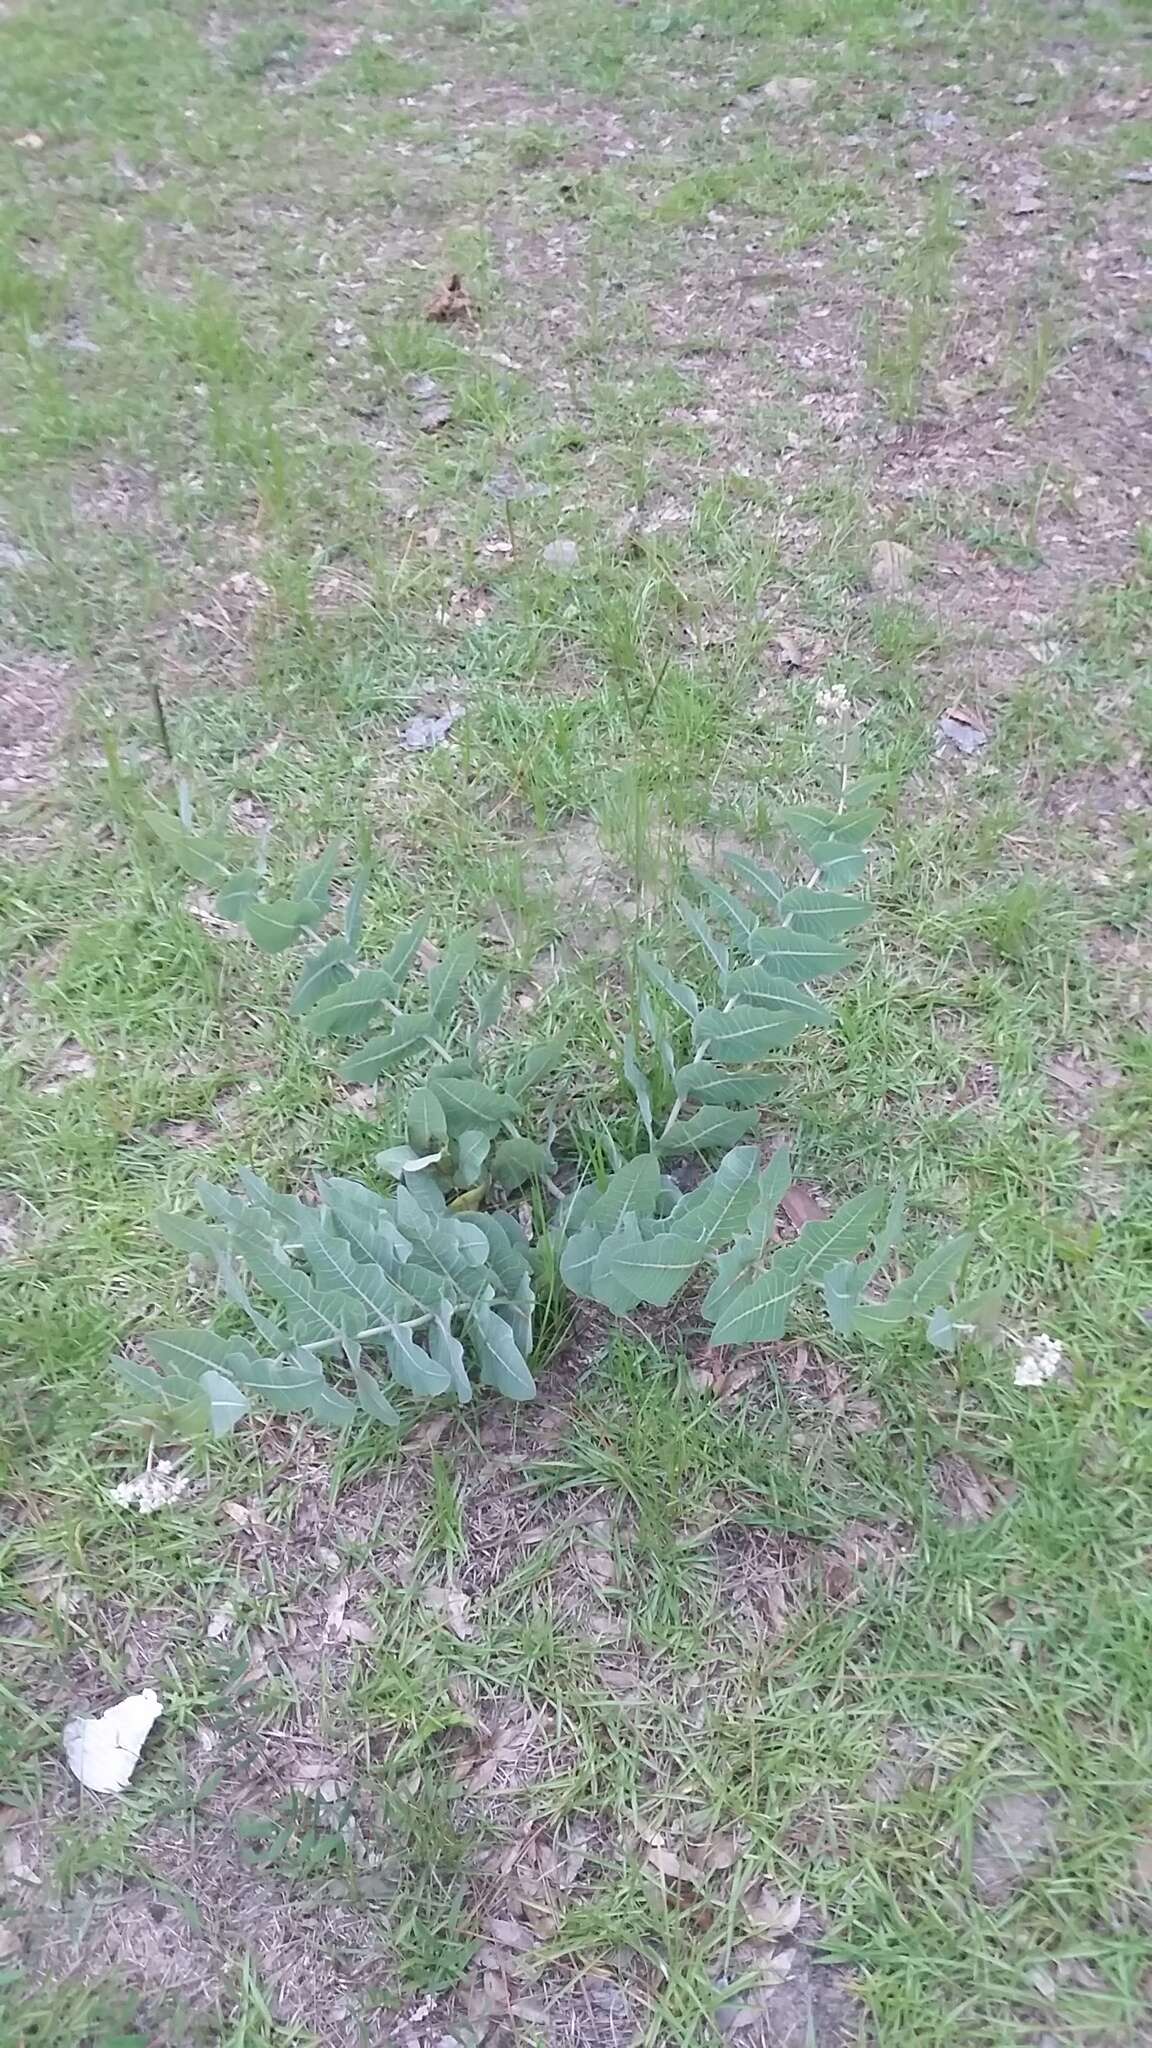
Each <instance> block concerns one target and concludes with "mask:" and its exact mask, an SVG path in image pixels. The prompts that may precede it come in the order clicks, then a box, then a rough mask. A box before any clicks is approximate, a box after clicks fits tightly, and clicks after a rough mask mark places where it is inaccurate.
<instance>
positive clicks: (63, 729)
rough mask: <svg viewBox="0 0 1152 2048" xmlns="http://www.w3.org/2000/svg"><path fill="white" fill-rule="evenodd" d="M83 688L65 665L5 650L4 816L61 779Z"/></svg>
mask: <svg viewBox="0 0 1152 2048" xmlns="http://www.w3.org/2000/svg"><path fill="white" fill-rule="evenodd" d="M78 687H79V685H78V678H77V676H76V674H75V671H74V669H73V668H72V666H71V664H70V663H68V662H66V661H60V660H54V659H52V658H51V657H50V656H48V655H42V654H31V653H17V652H16V651H15V650H14V649H0V811H8V810H11V809H12V807H13V806H14V805H16V804H20V803H26V802H27V801H29V800H30V799H32V798H34V797H36V796H37V795H38V794H39V793H40V792H41V791H43V790H44V789H45V788H46V787H48V786H50V785H51V783H52V782H53V781H54V780H55V779H56V777H57V776H58V774H59V772H60V768H61V765H62V763H63V760H64V758H65V743H66V739H67V735H68V728H69V722H70V719H71V715H72V709H73V704H74V701H75V697H76V692H77V689H78Z"/></svg>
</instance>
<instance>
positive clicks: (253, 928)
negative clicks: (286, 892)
mask: <svg viewBox="0 0 1152 2048" xmlns="http://www.w3.org/2000/svg"><path fill="white" fill-rule="evenodd" d="M323 914H324V913H323V911H322V910H321V909H320V906H319V905H318V904H316V903H313V902H312V901H311V900H310V899H309V898H307V897H304V898H297V897H290V896H277V897H273V898H272V899H271V901H270V902H268V903H256V902H252V903H248V904H246V905H245V906H244V911H243V916H242V920H241V921H242V923H243V925H244V928H245V930H246V931H247V933H248V936H249V938H250V939H252V940H253V941H254V943H255V944H256V945H257V946H259V948H260V950H261V952H263V953H283V952H284V951H285V950H286V949H287V947H289V946H292V945H294V944H295V942H296V940H297V939H298V938H299V937H300V934H301V932H304V931H307V930H308V927H309V926H310V925H314V924H319V922H320V919H321V917H322V916H323Z"/></svg>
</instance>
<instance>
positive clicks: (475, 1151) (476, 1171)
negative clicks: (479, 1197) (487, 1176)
mask: <svg viewBox="0 0 1152 2048" xmlns="http://www.w3.org/2000/svg"><path fill="white" fill-rule="evenodd" d="M453 1148H454V1151H455V1155H456V1184H457V1186H458V1187H461V1188H474V1187H476V1186H477V1185H478V1184H479V1182H480V1181H482V1180H483V1178H484V1173H485V1168H486V1167H487V1165H488V1154H489V1153H490V1152H491V1150H492V1134H491V1131H490V1130H481V1128H480V1126H479V1124H476V1125H473V1126H469V1127H468V1128H466V1129H465V1130H462V1131H458V1132H457V1134H456V1137H455V1138H454V1139H453Z"/></svg>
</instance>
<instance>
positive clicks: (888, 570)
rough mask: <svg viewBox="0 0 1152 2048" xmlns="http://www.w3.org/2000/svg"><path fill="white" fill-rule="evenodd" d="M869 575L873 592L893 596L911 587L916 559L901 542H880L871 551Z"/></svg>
mask: <svg viewBox="0 0 1152 2048" xmlns="http://www.w3.org/2000/svg"><path fill="white" fill-rule="evenodd" d="M870 574H871V578H872V588H873V590H882V591H883V592H884V594H885V596H887V597H891V596H895V595H897V594H898V593H899V592H901V591H904V590H908V589H909V588H910V587H911V583H912V579H913V577H914V576H915V574H916V557H915V555H914V554H913V552H912V550H911V548H906V547H905V546H904V545H903V543H902V542H900V541H898V540H882V541H881V542H880V544H879V546H878V547H875V548H873V550H872V563H871V570H870Z"/></svg>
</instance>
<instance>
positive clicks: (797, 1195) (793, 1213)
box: [780, 1181, 828, 1230]
mask: <svg viewBox="0 0 1152 2048" xmlns="http://www.w3.org/2000/svg"><path fill="white" fill-rule="evenodd" d="M780 1207H781V1208H782V1210H783V1211H784V1214H785V1216H786V1217H787V1218H788V1221H789V1223H790V1224H791V1225H792V1227H793V1229H794V1230H802V1229H803V1227H804V1225H805V1224H806V1223H822V1222H823V1220H824V1218H825V1217H826V1216H827V1214H828V1211H827V1209H826V1208H825V1206H824V1204H823V1202H822V1201H821V1200H820V1199H819V1196H818V1195H816V1194H815V1193H814V1192H813V1190H812V1189H811V1188H809V1187H805V1186H804V1184H803V1182H802V1181H797V1182H796V1184H795V1186H794V1187H790V1188H789V1190H788V1193H787V1194H786V1195H785V1196H784V1198H783V1200H782V1201H781V1203H780Z"/></svg>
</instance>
